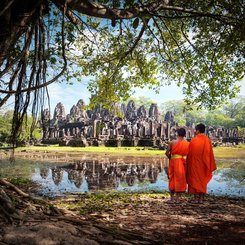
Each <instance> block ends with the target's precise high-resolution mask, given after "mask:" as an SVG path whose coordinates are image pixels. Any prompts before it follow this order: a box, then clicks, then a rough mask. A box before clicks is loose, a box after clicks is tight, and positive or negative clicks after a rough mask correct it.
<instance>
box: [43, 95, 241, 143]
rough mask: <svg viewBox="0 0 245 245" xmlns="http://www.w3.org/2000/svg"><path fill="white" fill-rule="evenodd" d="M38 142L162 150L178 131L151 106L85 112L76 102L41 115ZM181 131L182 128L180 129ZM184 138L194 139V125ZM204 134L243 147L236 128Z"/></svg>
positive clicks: (171, 118)
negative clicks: (67, 111)
mask: <svg viewBox="0 0 245 245" xmlns="http://www.w3.org/2000/svg"><path fill="white" fill-rule="evenodd" d="M41 126H42V133H43V135H42V142H43V143H45V144H59V145H60V146H65V145H68V146H82V147H85V146H115V147H116V146H117V147H119V146H145V147H159V148H165V147H166V145H167V143H168V141H169V140H171V139H173V138H175V136H176V130H177V129H178V128H179V127H180V126H179V125H178V122H176V121H175V120H174V115H173V113H172V112H171V111H169V112H167V113H166V115H165V117H164V120H161V119H160V112H159V109H158V106H157V104H151V106H150V108H149V111H147V110H146V108H145V106H144V105H141V106H140V107H139V108H136V105H135V102H134V101H133V100H130V101H129V102H128V104H127V105H125V104H119V103H118V104H116V105H114V107H112V108H111V109H110V110H107V109H105V108H102V107H99V106H98V107H97V108H96V109H94V110H86V105H85V103H84V101H83V100H82V99H80V100H79V101H78V102H77V104H76V105H73V106H72V108H71V109H70V113H69V114H66V113H65V108H64V106H63V104H62V103H58V104H57V105H56V107H55V109H54V114H53V118H52V119H51V115H50V112H49V110H48V109H45V110H44V111H43V113H42V125H41ZM181 127H183V126H182V125H181ZM184 128H185V129H186V133H187V134H186V138H187V140H190V139H191V138H192V137H194V131H195V125H189V123H187V125H186V126H184ZM206 134H207V135H208V136H209V137H210V138H211V139H212V140H213V141H214V142H219V143H232V144H238V143H244V141H245V133H244V132H243V133H240V134H239V131H238V128H237V127H234V128H231V129H226V128H224V127H212V126H207V127H206Z"/></svg>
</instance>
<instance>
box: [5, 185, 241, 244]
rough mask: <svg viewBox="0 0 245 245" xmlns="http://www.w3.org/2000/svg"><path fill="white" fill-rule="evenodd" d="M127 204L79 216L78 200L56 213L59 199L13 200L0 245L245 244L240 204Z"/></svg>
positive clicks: (159, 200) (162, 200)
mask: <svg viewBox="0 0 245 245" xmlns="http://www.w3.org/2000/svg"><path fill="white" fill-rule="evenodd" d="M6 191H7V193H9V192H10V191H9V190H7V189H6ZM130 200H131V201H128V202H125V203H124V204H123V205H121V204H120V205H116V204H113V206H112V208H107V209H106V210H98V209H97V210H96V211H95V210H94V211H93V210H91V212H89V213H88V212H87V213H86V214H81V211H82V210H81V208H80V205H79V203H81V204H82V203H83V204H84V202H85V199H84V198H83V197H73V198H66V199H62V208H61V207H60V203H61V200H49V205H40V204H37V203H33V202H30V201H27V200H24V199H23V198H19V197H17V196H16V198H15V201H16V207H17V209H18V215H17V214H16V215H13V218H12V223H11V222H9V221H8V220H7V219H6V217H4V215H2V214H1V215H0V245H3V244H18V245H19V244H21V245H22V244H23V245H29V244H30V245H32V244H33V245H58V244H62V245H63V244H64V245H66V244H67V245H68V244H74V245H76V244H84V245H85V244H86V245H90V244H91V245H97V244H121V245H128V244H227V245H231V244H245V219H244V217H245V200H241V199H240V200H238V199H230V198H218V197H210V196H209V197H206V200H205V202H204V204H191V203H189V202H188V199H187V197H184V198H183V199H182V203H181V204H168V203H167V200H168V198H167V197H166V195H165V196H164V195H162V194H155V195H151V196H145V195H142V196H139V197H138V199H137V201H136V199H134V196H133V195H132V196H130ZM85 206H86V205H85ZM54 207H59V211H61V212H57V210H56V209H55V208H54ZM83 207H84V205H83ZM0 213H1V212H0Z"/></svg>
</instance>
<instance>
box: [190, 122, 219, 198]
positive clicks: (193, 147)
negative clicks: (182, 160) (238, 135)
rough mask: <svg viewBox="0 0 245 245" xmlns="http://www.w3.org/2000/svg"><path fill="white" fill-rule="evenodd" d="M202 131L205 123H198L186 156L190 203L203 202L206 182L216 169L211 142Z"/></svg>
mask: <svg viewBox="0 0 245 245" xmlns="http://www.w3.org/2000/svg"><path fill="white" fill-rule="evenodd" d="M204 132H205V125H203V124H198V125H197V126H196V136H195V137H194V138H192V139H191V142H190V147H189V154H188V156H187V184H188V193H189V194H192V195H194V198H193V200H191V202H192V203H203V196H204V195H205V194H206V193H207V184H208V182H209V181H210V180H211V178H212V172H213V171H214V170H216V164H215V160H214V154H213V148H212V143H211V141H210V139H209V138H208V137H207V136H206V135H205V134H204Z"/></svg>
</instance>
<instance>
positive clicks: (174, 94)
mask: <svg viewBox="0 0 245 245" xmlns="http://www.w3.org/2000/svg"><path fill="white" fill-rule="evenodd" d="M88 79H89V78H84V80H83V82H81V83H74V84H73V85H68V84H65V83H53V84H51V85H50V86H49V94H50V107H51V114H53V111H54V107H55V106H56V105H57V103H59V102H61V103H62V104H63V105H64V107H65V112H66V114H68V113H69V112H70V109H71V107H72V106H73V105H75V104H77V101H78V100H79V99H83V100H84V101H85V103H86V104H88V102H89V97H90V93H89V91H88V90H87V88H86V84H87V82H88ZM240 84H241V85H242V88H241V91H240V94H241V95H244V96H245V79H243V80H242V81H241V82H240ZM139 96H145V97H148V98H151V99H152V100H153V101H154V102H155V103H161V102H165V101H168V100H180V99H183V98H184V96H183V94H182V91H181V88H179V87H177V86H176V85H175V84H172V85H170V86H167V85H166V86H164V87H161V89H160V90H159V93H158V94H156V93H155V92H154V91H153V90H149V89H137V90H136V93H135V94H134V96H133V97H136V98H137V97H139Z"/></svg>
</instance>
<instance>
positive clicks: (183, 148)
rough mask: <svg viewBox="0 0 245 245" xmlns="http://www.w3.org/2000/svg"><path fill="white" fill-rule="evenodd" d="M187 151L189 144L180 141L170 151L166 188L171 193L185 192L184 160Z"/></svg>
mask: <svg viewBox="0 0 245 245" xmlns="http://www.w3.org/2000/svg"><path fill="white" fill-rule="evenodd" d="M188 151H189V142H188V141H186V140H180V141H178V142H177V143H176V144H175V145H173V146H172V149H171V159H170V161H169V169H168V177H169V182H168V187H169V190H170V191H171V192H185V191H186V186H187V183H186V166H185V165H186V160H185V158H184V156H187V154H188Z"/></svg>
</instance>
